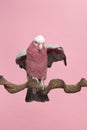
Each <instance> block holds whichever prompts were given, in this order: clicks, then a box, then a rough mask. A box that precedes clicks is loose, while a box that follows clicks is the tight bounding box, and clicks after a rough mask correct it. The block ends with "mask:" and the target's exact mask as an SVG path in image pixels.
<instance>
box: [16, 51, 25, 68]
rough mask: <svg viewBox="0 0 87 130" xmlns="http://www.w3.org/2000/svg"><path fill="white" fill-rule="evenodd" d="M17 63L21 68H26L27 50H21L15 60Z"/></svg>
mask: <svg viewBox="0 0 87 130" xmlns="http://www.w3.org/2000/svg"><path fill="white" fill-rule="evenodd" d="M15 62H16V64H18V65H19V67H20V68H23V69H25V70H26V50H23V51H21V52H20V53H19V54H18V55H17V57H16V60H15Z"/></svg>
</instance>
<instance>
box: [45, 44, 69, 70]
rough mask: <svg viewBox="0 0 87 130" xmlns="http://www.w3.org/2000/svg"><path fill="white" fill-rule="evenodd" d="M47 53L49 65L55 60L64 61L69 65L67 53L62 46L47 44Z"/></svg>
mask: <svg viewBox="0 0 87 130" xmlns="http://www.w3.org/2000/svg"><path fill="white" fill-rule="evenodd" d="M46 48H47V55H48V67H49V68H50V67H51V66H52V63H53V62H57V61H62V60H63V61H64V64H65V66H66V65H67V61H66V55H65V53H64V50H63V48H62V47H59V46H55V45H50V46H47V47H46Z"/></svg>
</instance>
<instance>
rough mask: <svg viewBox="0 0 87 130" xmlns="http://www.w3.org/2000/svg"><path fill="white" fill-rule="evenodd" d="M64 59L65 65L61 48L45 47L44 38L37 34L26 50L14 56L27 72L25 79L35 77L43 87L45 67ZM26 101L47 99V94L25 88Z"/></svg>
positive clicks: (64, 58)
mask: <svg viewBox="0 0 87 130" xmlns="http://www.w3.org/2000/svg"><path fill="white" fill-rule="evenodd" d="M61 60H64V64H65V65H66V56H65V54H64V51H63V48H62V47H58V46H52V45H49V46H47V47H45V38H44V37H43V36H42V35H38V36H37V37H35V38H34V40H33V41H32V42H31V44H30V45H29V47H28V49H27V50H24V51H22V52H20V53H19V54H18V56H17V58H16V63H17V64H19V66H20V67H21V68H24V69H25V70H26V73H27V79H28V80H30V79H36V81H37V83H38V84H39V85H40V86H41V88H42V89H44V80H45V79H46V77H47V68H48V67H51V65H52V63H53V62H56V61H61ZM25 100H26V102H31V101H33V100H35V101H40V102H45V101H49V98H48V96H47V95H42V94H41V93H40V92H39V91H37V90H36V89H34V88H31V89H28V90H27V95H26V99H25Z"/></svg>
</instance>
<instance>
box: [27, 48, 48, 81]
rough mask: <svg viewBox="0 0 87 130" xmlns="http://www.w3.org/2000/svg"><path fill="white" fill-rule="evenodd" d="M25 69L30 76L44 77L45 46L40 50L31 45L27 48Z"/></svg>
mask: <svg viewBox="0 0 87 130" xmlns="http://www.w3.org/2000/svg"><path fill="white" fill-rule="evenodd" d="M26 71H27V74H28V76H29V77H30V78H32V77H36V78H38V79H43V80H44V79H46V75H47V51H46V49H45V48H43V50H42V51H41V52H39V51H38V50H37V48H35V47H32V46H30V47H29V48H28V49H27V58H26Z"/></svg>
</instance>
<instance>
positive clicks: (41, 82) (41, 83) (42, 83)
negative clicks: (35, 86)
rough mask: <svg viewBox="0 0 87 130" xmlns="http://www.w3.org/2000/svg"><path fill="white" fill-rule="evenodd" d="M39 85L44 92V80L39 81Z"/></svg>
mask: <svg viewBox="0 0 87 130" xmlns="http://www.w3.org/2000/svg"><path fill="white" fill-rule="evenodd" d="M39 84H40V86H41V88H42V90H44V80H43V79H41V81H40V82H39Z"/></svg>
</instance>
